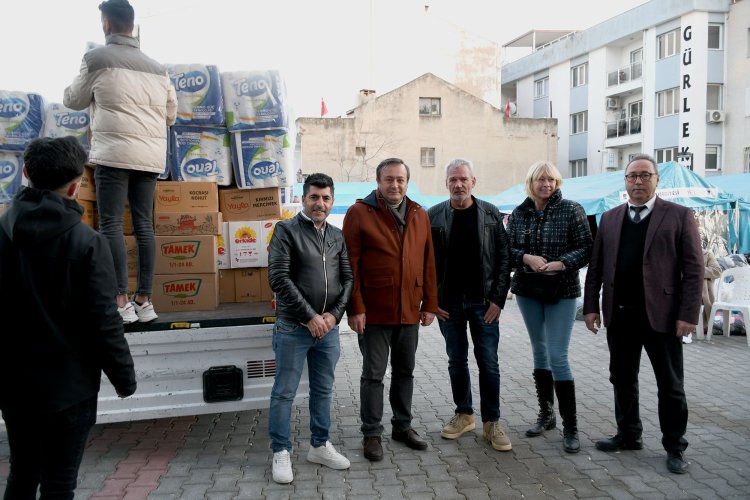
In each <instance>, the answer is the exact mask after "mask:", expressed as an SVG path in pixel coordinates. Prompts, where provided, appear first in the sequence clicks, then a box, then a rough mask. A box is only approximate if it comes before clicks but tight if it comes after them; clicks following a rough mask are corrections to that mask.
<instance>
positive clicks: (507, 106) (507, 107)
mask: <svg viewBox="0 0 750 500" xmlns="http://www.w3.org/2000/svg"><path fill="white" fill-rule="evenodd" d="M505 117H506V118H510V99H508V104H506V105H505Z"/></svg>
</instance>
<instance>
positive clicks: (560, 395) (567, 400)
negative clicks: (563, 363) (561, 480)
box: [555, 380, 581, 453]
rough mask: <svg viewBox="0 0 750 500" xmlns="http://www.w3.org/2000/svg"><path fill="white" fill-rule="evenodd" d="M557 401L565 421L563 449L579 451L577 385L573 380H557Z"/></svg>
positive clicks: (572, 451) (573, 451)
mask: <svg viewBox="0 0 750 500" xmlns="http://www.w3.org/2000/svg"><path fill="white" fill-rule="evenodd" d="M555 392H557V403H558V405H559V406H560V416H561V417H562V421H563V449H564V450H565V451H567V452H568V453H578V451H579V450H580V449H581V444H580V443H579V442H578V418H577V417H576V386H575V382H574V381H572V380H559V381H555Z"/></svg>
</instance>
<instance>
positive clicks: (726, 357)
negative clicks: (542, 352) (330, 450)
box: [0, 300, 750, 500]
mask: <svg viewBox="0 0 750 500" xmlns="http://www.w3.org/2000/svg"><path fill="white" fill-rule="evenodd" d="M344 324H345V323H344ZM341 343H342V356H341V360H340V362H339V364H338V367H337V370H336V372H337V379H336V386H335V393H334V407H333V410H332V411H333V419H332V420H333V425H332V429H331V441H332V442H333V443H334V445H335V446H336V447H337V448H338V449H339V450H340V451H342V452H343V453H344V454H345V455H346V456H347V457H348V458H349V459H350V460H351V462H352V466H351V468H350V469H349V470H347V471H334V470H331V469H328V468H326V467H323V466H319V465H314V464H310V463H307V462H306V461H305V456H306V453H307V450H308V448H309V437H310V431H309V427H308V426H309V413H308V411H307V402H306V400H305V401H303V403H302V404H300V405H298V406H295V407H294V409H293V424H292V432H293V441H294V445H295V450H294V452H293V454H292V460H293V468H294V474H295V479H294V482H293V483H292V484H291V485H277V484H275V483H274V482H273V480H272V479H271V466H270V461H271V456H272V453H271V449H270V440H269V438H268V432H267V429H268V412H267V411H266V410H251V411H244V412H236V413H223V414H209V415H200V416H195V417H184V418H173V419H159V420H147V421H138V422H128V423H118V424H106V425H97V426H95V427H94V429H93V431H92V434H91V439H90V443H89V445H88V448H87V450H86V453H85V455H84V458H83V464H82V466H81V470H80V476H79V487H78V490H77V495H76V498H84V499H86V498H91V499H112V500H114V499H118V500H119V499H144V498H148V499H152V500H162V499H204V498H208V499H222V500H223V499H234V498H237V499H256V498H261V499H295V500H296V499H306V498H309V499H336V498H356V499H357V500H367V499H401V498H407V499H470V500H475V499H482V498H493V499H494V498H497V499H506V498H507V499H513V498H519V499H520V498H529V499H537V498H538V499H541V498H555V499H557V498H560V499H574V498H591V499H599V498H601V499H603V498H615V499H629V498H638V499H658V498H669V499H682V498H685V499H690V498H701V499H703V498H722V499H747V498H750V346H748V345H747V340H746V338H745V337H735V336H732V337H729V338H727V337H723V336H714V337H713V339H712V342H711V343H705V342H700V341H696V342H694V343H693V344H689V345H685V346H684V353H685V373H686V384H685V385H686V392H687V396H688V406H689V409H690V417H689V422H688V431H687V436H686V437H687V439H688V441H689V442H690V446H689V448H688V450H687V452H686V457H687V459H688V460H689V461H690V472H689V473H688V474H685V475H674V474H670V473H669V472H668V471H667V470H666V465H665V458H666V455H665V452H664V450H663V449H662V447H661V442H660V438H661V435H660V432H659V427H658V416H657V411H656V383H655V381H654V376H653V372H652V370H651V366H650V364H649V361H648V357H647V356H646V355H645V353H644V355H643V359H642V360H641V376H640V381H641V385H640V387H641V417H642V419H643V424H644V435H643V438H644V448H643V450H641V451H625V452H620V453H604V452H600V451H598V450H596V448H594V442H595V441H596V440H597V439H600V438H602V437H605V436H608V435H611V434H612V433H613V432H614V429H615V426H614V413H613V396H612V388H611V385H610V383H609V381H608V369H607V367H608V361H609V353H608V351H607V343H606V337H605V335H604V334H603V332H602V333H600V334H599V335H596V336H594V335H592V334H591V333H590V332H588V331H587V330H586V329H585V327H584V325H583V322H582V321H576V323H575V327H574V332H573V337H572V339H571V346H570V361H571V365H572V368H573V372H574V376H575V379H576V389H577V398H578V423H579V432H580V439H581V452H580V453H578V454H574V455H570V454H567V453H565V452H564V451H563V450H562V436H561V432H560V429H555V430H553V431H549V432H547V433H545V434H544V435H543V436H541V437H536V438H527V437H526V436H525V435H524V431H525V430H526V428H527V427H528V425H529V424H530V423H531V422H532V421H533V419H534V417H535V413H536V402H535V392H534V386H533V382H532V379H531V371H532V362H531V348H530V346H529V341H528V337H527V335H526V330H525V327H524V325H523V321H522V319H521V316H520V313H519V312H518V309H517V307H516V305H515V302H514V301H512V300H511V301H508V304H507V305H506V308H505V310H504V311H503V314H502V317H501V345H500V366H501V412H502V422H503V425H504V427H505V430H506V432H507V433H508V435H509V436H510V439H511V441H512V443H513V450H512V451H510V452H505V453H502V452H497V451H494V450H493V449H492V448H491V447H490V446H489V444H488V443H487V442H485V441H484V440H483V438H482V435H481V428H480V426H478V429H477V431H475V432H473V433H468V434H466V435H464V436H462V437H461V438H460V439H458V440H455V441H450V440H445V439H442V438H441V437H440V429H441V428H442V426H443V424H444V422H446V421H447V420H448V419H449V418H450V417H451V415H452V414H453V404H452V400H451V391H450V384H449V382H448V373H447V358H446V355H445V350H444V343H443V339H442V337H441V335H440V331H439V329H438V328H437V325H433V326H430V327H427V328H422V329H421V331H420V342H419V350H418V352H417V367H416V371H415V391H414V422H413V425H414V427H415V429H417V431H418V432H419V433H420V434H421V435H422V436H424V437H426V439H427V440H428V441H429V443H430V446H429V448H428V450H427V451H421V452H418V451H413V450H410V449H408V448H406V447H405V446H404V445H403V444H401V443H397V442H392V441H391V440H390V439H389V434H390V424H389V423H388V422H389V419H390V416H391V412H390V408H388V405H387V404H386V409H385V417H384V422H385V426H386V435H385V436H384V439H383V445H384V449H385V458H384V459H383V461H381V462H375V463H371V462H369V461H368V460H366V459H365V458H364V457H363V456H362V450H361V444H360V442H361V435H360V432H359V376H360V366H361V357H360V354H359V351H358V348H357V342H356V336H355V334H354V333H352V332H351V331H349V330H348V329H346V328H343V327H342V335H341ZM470 357H471V356H470ZM470 367H471V370H472V377H473V385H474V387H475V390H474V402H475V408H476V409H477V411H478V406H479V405H478V403H479V395H478V392H477V389H476V386H477V370H476V364H475V363H474V362H473V360H471V359H470ZM387 387H388V381H386V390H387ZM558 421H559V419H558ZM7 474H8V441H7V435H6V434H5V431H4V428H2V427H0V491H1V490H2V489H4V487H5V478H6V477H7Z"/></svg>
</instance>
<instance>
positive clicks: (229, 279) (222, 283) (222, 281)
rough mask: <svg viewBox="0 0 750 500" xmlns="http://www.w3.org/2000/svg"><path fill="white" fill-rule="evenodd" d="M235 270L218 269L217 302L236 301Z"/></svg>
mask: <svg viewBox="0 0 750 500" xmlns="http://www.w3.org/2000/svg"><path fill="white" fill-rule="evenodd" d="M235 274H236V273H235V270H234V269H219V304H227V303H232V302H237V299H236V298H235V291H234V290H235V288H234V287H235V279H234V277H235Z"/></svg>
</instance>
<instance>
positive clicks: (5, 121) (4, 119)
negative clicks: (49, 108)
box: [0, 90, 44, 151]
mask: <svg viewBox="0 0 750 500" xmlns="http://www.w3.org/2000/svg"><path fill="white" fill-rule="evenodd" d="M43 126H44V99H43V98H42V96H40V95H39V94H27V93H26V92H14V91H8V90H0V150H5V151H23V150H24V149H26V145H27V144H28V143H29V142H31V141H32V140H34V139H36V138H38V137H39V136H40V134H41V133H42V127H43Z"/></svg>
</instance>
